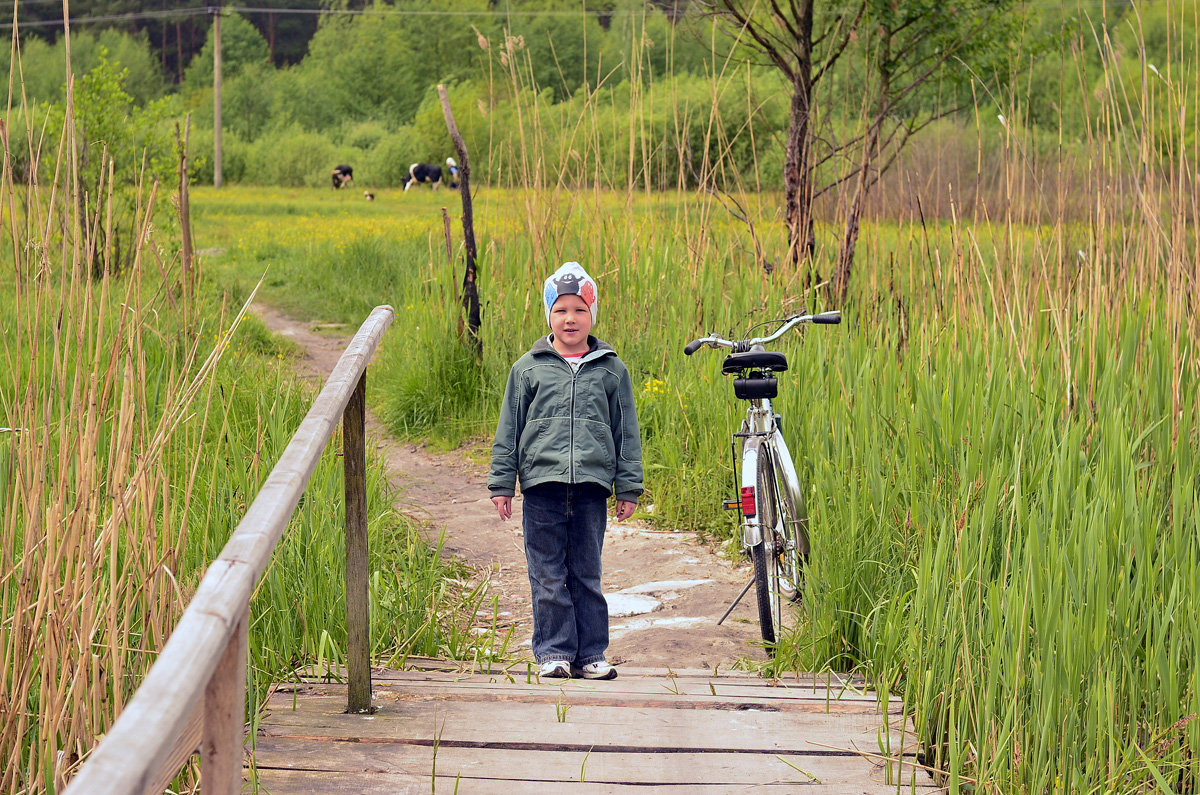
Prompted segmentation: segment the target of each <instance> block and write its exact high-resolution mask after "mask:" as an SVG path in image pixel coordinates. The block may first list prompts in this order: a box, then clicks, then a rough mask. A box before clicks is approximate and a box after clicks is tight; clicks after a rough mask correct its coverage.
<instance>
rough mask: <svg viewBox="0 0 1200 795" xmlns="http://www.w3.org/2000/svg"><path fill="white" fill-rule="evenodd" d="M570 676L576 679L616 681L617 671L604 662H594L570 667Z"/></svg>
mask: <svg viewBox="0 0 1200 795" xmlns="http://www.w3.org/2000/svg"><path fill="white" fill-rule="evenodd" d="M571 676H573V677H575V678H576V679H616V678H617V669H616V668H613V667H612V666H611V665H609V664H608V663H606V662H605V661H604V660H596V661H595V662H590V663H588V664H587V665H575V664H572V665H571Z"/></svg>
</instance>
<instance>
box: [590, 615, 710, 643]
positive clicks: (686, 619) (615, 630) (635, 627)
mask: <svg viewBox="0 0 1200 795" xmlns="http://www.w3.org/2000/svg"><path fill="white" fill-rule="evenodd" d="M706 621H712V619H711V618H707V617H705V616H697V617H693V616H676V617H674V618H637V619H634V620H633V621H630V622H628V623H625V624H617V625H616V626H615V627H610V628H609V630H608V636H609V638H610V639H611V638H619V637H621V636H622V635H627V634H629V633H630V632H640V631H642V630H645V629H664V628H673V627H693V626H695V625H696V624H703V623H704V622H706Z"/></svg>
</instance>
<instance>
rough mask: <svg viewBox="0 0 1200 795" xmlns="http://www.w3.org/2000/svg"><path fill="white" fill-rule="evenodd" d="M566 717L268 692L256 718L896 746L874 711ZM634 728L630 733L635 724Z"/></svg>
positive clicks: (683, 742)
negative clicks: (371, 707) (353, 703)
mask: <svg viewBox="0 0 1200 795" xmlns="http://www.w3.org/2000/svg"><path fill="white" fill-rule="evenodd" d="M563 703H564V705H565V706H566V714H565V721H564V722H561V723H560V722H558V716H559V712H560V708H559V705H556V704H555V703H553V702H552V701H551V702H548V703H545V704H521V703H505V702H492V703H487V702H471V703H468V704H456V703H454V702H448V703H439V702H423V701H409V702H398V703H394V704H393V703H380V704H379V705H378V707H379V709H378V712H377V713H376V714H375V715H373V716H361V715H347V714H344V713H343V712H342V708H343V707H342V704H341V700H340V699H338V698H335V697H330V696H311V697H306V698H304V699H301V700H299V702H298V703H297V704H296V706H295V708H294V709H293V708H292V699H291V698H290V696H287V695H285V694H284V695H280V694H277V695H276V696H274V697H273V698H272V699H271V701H270V702H269V709H270V715H269V719H268V720H265V721H264V722H263V723H262V724H261V725H260V730H261V731H262V732H263V733H265V734H266V735H267V736H275V737H281V736H295V737H309V738H339V739H343V740H347V741H362V742H369V741H382V742H389V741H391V742H410V743H411V742H414V741H419V740H424V741H426V742H429V741H431V740H432V738H433V737H434V736H435V734H436V735H437V736H439V737H440V738H441V741H442V742H450V741H455V742H466V743H475V744H481V745H486V744H489V743H491V744H503V745H511V746H514V747H521V746H526V747H528V746H545V747H564V748H565V747H581V748H585V749H586V748H608V749H610V750H627V751H647V750H655V749H658V748H663V747H670V748H678V749H687V750H693V751H706V750H742V749H741V747H740V746H741V745H742V744H744V743H745V742H747V738H750V737H752V738H754V743H753V744H754V750H756V751H760V752H763V753H801V752H803V751H805V750H810V751H811V750H841V751H843V752H845V753H853V752H856V751H869V752H877V751H878V750H879V743H880V742H881V741H882V740H883V739H884V737H885V736H886V737H888V738H890V742H891V745H892V747H899V743H900V733H899V732H897V731H894V730H893V731H891V732H890V733H886V735H885V732H884V730H883V727H882V726H880V723H879V719H878V718H877V717H876V716H874V715H862V714H849V715H838V714H828V713H823V712H819V713H808V714H805V715H804V720H803V722H802V723H800V724H798V722H797V721H796V720H795V719H794V717H793V716H791V715H788V714H784V713H778V712H743V711H724V710H709V711H705V712H704V718H703V720H697V719H696V717H695V713H694V712H692V711H689V710H670V709H654V708H629V707H608V706H589V705H586V704H580V705H576V704H571V703H570V700H569V699H566V700H565V701H564V702H563ZM634 727H636V731H634V730H633V729H634Z"/></svg>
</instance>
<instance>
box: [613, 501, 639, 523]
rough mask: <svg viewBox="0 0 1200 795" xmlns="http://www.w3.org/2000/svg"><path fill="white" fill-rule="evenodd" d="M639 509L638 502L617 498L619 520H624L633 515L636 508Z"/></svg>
mask: <svg viewBox="0 0 1200 795" xmlns="http://www.w3.org/2000/svg"><path fill="white" fill-rule="evenodd" d="M635 509H637V503H636V502H630V501H629V500H617V521H619V522H623V521H625V520H626V519H628V518H629V517H631V516H633V512H634V510H635Z"/></svg>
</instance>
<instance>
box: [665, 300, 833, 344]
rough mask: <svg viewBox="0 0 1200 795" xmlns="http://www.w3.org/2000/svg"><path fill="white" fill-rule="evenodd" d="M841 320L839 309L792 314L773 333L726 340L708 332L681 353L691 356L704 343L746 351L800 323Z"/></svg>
mask: <svg viewBox="0 0 1200 795" xmlns="http://www.w3.org/2000/svg"><path fill="white" fill-rule="evenodd" d="M841 322H842V312H841V310H840V309H834V310H833V311H831V312H820V313H818V314H815V315H792V316H791V317H789V318H788V319H787V320H785V321H784V323H783V325H782V326H780V327H779V328H778V329H776V331H775V333H774V334H770V335H768V336H766V337H754V338H753V339H748V340H727V339H725V338H724V337H721V336H718V335H717V334H709V335H708V336H707V337H701V338H700V339H698V340H692V341H691V342H689V343H688V344H687V345H685V346H684V348H683V353H684V355H685V356H691V355H692V354H693V353H695V352H696V351H698V350H700V348H701V347H702V346H704V345H709V346H712V347H713V348H732V349H733V350H735V351H748V350H750V349H751V348H753V347H754V346H755V345H763V344H765V343H768V342H773V341H774V340H777V339H779V338H780V337H782V336H783V335H784V334H786V333H787V332H789V331H791V330H792V329H793V328H795V327H796V326H798V325H800V324H801V323H816V324H818V325H825V326H829V325H834V324H837V323H841Z"/></svg>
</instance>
